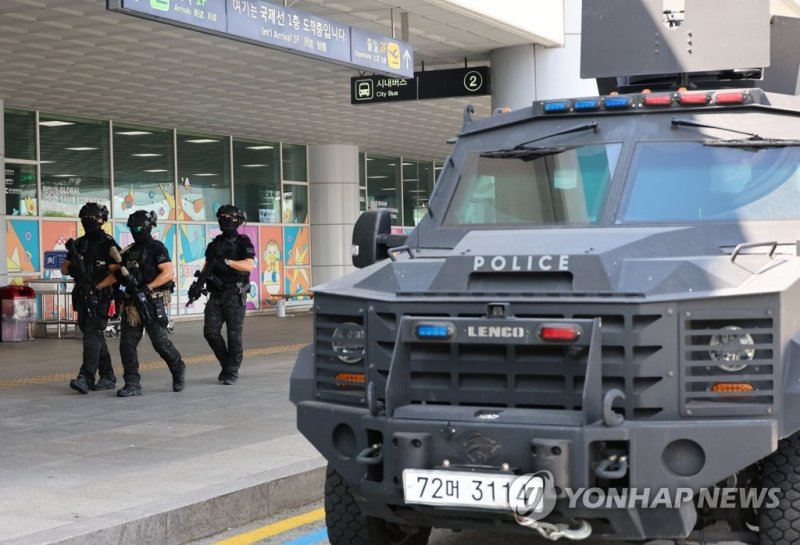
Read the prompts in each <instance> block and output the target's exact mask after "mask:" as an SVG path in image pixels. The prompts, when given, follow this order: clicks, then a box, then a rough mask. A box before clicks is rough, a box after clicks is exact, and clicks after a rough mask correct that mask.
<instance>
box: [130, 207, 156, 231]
mask: <svg viewBox="0 0 800 545" xmlns="http://www.w3.org/2000/svg"><path fill="white" fill-rule="evenodd" d="M157 223H158V217H157V216H156V213H155V212H153V211H152V210H150V211H149V212H148V211H146V210H137V211H136V212H134V213H133V214H131V215H130V216H128V227H129V228H130V230H131V231H139V232H141V231H144V232H145V233H149V232H150V231H152V230H153V227H155V226H156V224H157Z"/></svg>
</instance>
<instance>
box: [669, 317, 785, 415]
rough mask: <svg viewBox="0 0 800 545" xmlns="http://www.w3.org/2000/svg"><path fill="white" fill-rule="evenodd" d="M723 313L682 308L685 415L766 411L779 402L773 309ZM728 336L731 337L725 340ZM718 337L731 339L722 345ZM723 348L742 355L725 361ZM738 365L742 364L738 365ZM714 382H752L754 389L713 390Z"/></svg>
mask: <svg viewBox="0 0 800 545" xmlns="http://www.w3.org/2000/svg"><path fill="white" fill-rule="evenodd" d="M720 315H721V313H720V312H713V311H705V312H704V311H697V310H693V311H686V312H684V313H683V318H684V319H683V320H682V321H681V341H682V343H683V347H684V349H683V350H682V351H681V369H682V381H681V382H682V385H681V398H682V406H683V412H684V414H685V415H687V416H717V415H745V414H766V413H767V412H768V410H769V409H770V408H771V407H772V405H773V404H774V402H775V384H776V367H777V365H776V361H777V360H776V354H777V347H776V336H777V335H776V330H777V324H776V323H775V322H776V321H777V320H776V319H774V318H773V317H772V315H773V312H772V311H771V310H769V309H748V310H745V311H740V312H731V311H728V312H725V313H724V315H725V316H729V317H726V318H722V317H721V316H720ZM726 336H727V337H728V340H727V341H721V339H725V337H726ZM739 338H746V342H744V343H742V342H739V341H737V339H739ZM712 339H716V340H715V341H714V342H712ZM720 342H727V344H726V346H724V347H720V346H719V343H720ZM721 353H733V354H736V353H738V354H740V355H742V354H744V355H743V356H740V359H738V360H733V361H726V360H724V359H721V356H720V354H721ZM737 365H740V366H743V369H741V370H735V366H737ZM722 366H728V367H729V369H728V370H725V369H723V368H722ZM715 384H723V385H731V384H735V385H749V388H751V390H750V391H737V392H731V393H722V392H715V391H713V386H714V385H715Z"/></svg>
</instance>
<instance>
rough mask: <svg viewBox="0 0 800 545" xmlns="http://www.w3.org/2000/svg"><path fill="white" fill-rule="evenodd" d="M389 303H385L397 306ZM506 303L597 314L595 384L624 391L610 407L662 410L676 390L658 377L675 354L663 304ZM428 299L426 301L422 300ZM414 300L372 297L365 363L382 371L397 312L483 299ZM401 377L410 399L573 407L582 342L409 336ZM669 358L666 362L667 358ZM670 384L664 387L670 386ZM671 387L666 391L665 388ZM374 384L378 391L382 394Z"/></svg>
mask: <svg viewBox="0 0 800 545" xmlns="http://www.w3.org/2000/svg"><path fill="white" fill-rule="evenodd" d="M398 306H399V305H394V306H393V307H392V309H395V310H396V309H397V308H398ZM651 306H652V308H643V306H640V305H585V304H584V305H575V309H574V311H572V312H571V311H570V310H572V309H570V308H569V305H563V304H561V305H558V307H557V308H558V310H560V311H561V312H558V313H554V312H553V308H554V307H553V305H535V304H523V303H520V304H517V303H514V304H512V305H511V313H512V314H513V315H514V316H515V317H518V318H547V319H551V318H573V319H578V318H595V317H600V318H601V319H602V361H603V380H602V382H603V390H604V391H608V390H610V389H612V388H616V389H619V390H621V391H622V392H623V393H624V394H625V397H626V399H625V400H620V401H619V402H618V403H617V404H616V405H615V407H617V410H618V411H619V412H621V413H624V415H625V417H626V418H628V419H646V418H657V417H664V416H666V415H667V414H668V413H670V412H671V411H670V410H669V408H665V407H664V406H663V401H664V400H665V399H670V398H671V399H675V395H677V392H675V391H674V387H673V386H671V385H670V384H671V383H670V382H669V381H665V380H663V378H664V373H665V372H666V370H667V369H670V368H674V366H675V361H676V358H675V354H674V351H672V349H671V348H670V347H665V346H664V344H663V343H664V339H674V338H675V336H676V331H675V320H674V319H671V318H668V317H667V316H666V306H657V305H648V307H651ZM426 307H428V308H426ZM442 307H443V305H441V304H439V305H432V304H423V305H414V307H413V308H411V307H410V306H408V308H404V309H401V310H400V311H399V312H398V311H396V312H391V311H390V310H389V308H385V309H384V308H381V307H380V306H379V305H375V307H373V308H374V310H373V311H371V312H370V313H369V315H368V330H369V343H370V344H369V348H368V350H369V355H370V364H372V365H374V367H375V372H377V373H378V374H379V375H380V376H382V377H383V378H386V377H388V374H389V364H390V361H391V357H392V353H393V351H394V345H395V339H396V337H397V328H398V325H399V323H400V319H401V318H402V317H403V316H413V317H425V318H437V317H438V318H446V317H483V316H484V315H485V313H486V312H485V311H486V307H485V304H480V303H478V304H464V305H461V304H458V305H456V304H453V305H447V307H448V308H453V309H454V310H453V311H452V312H450V313H443V312H442ZM408 354H409V356H408V357H409V360H410V361H409V365H408V369H409V371H408V372H409V373H410V376H409V384H410V389H411V391H410V400H411V403H412V404H426V405H468V406H476V407H508V408H536V409H555V410H581V408H582V407H581V403H582V392H583V385H584V380H585V379H584V377H585V375H586V361H587V356H588V350H587V349H580V350H575V349H570V348H568V347H563V346H549V345H545V346H542V345H506V346H502V345H497V344H469V345H459V344H457V343H452V344H437V343H411V344H410V345H409V352H408ZM670 359H671V362H670ZM670 389H672V390H670ZM668 392H672V394H673V395H669V393H668ZM382 395H383V394H382V392H379V396H382Z"/></svg>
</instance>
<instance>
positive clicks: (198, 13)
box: [122, 0, 227, 32]
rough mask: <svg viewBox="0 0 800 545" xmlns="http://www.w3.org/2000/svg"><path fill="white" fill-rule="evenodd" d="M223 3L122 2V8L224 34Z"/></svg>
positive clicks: (198, 0)
mask: <svg viewBox="0 0 800 545" xmlns="http://www.w3.org/2000/svg"><path fill="white" fill-rule="evenodd" d="M225 3H226V0H122V7H123V8H124V9H129V10H132V11H138V12H141V13H145V14H147V15H151V16H153V17H161V18H164V19H170V20H172V21H178V22H181V23H185V24H187V25H192V26H197V27H201V28H208V29H210V30H217V31H220V32H225V29H226V26H227V22H226V20H225Z"/></svg>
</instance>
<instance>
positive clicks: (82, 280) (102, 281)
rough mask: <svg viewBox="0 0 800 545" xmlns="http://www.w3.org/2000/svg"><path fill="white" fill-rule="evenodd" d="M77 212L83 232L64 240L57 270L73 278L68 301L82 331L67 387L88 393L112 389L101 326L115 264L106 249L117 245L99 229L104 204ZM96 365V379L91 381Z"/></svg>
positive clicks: (110, 296)
mask: <svg viewBox="0 0 800 545" xmlns="http://www.w3.org/2000/svg"><path fill="white" fill-rule="evenodd" d="M78 216H79V217H80V218H81V225H83V229H84V231H85V232H86V234H84V235H83V236H82V237H80V238H78V240H73V239H69V240H68V241H67V244H66V246H67V250H68V253H67V258H66V260H65V261H64V264H63V265H62V266H61V273H62V274H69V275H70V276H71V277H72V278H74V279H75V287H74V288H73V290H72V305H73V307H74V308H75V311H76V312H77V314H78V327H79V328H80V330H81V331H82V332H83V363H82V365H81V369H80V371H78V377H77V378H75V379H73V380H71V381H69V387H70V388H72V389H73V390H75V391H77V392H79V393H81V394H88V393H89V390H109V389H113V388H114V385H115V384H116V382H117V378H116V377H115V376H114V368H113V367H111V355H110V354H109V353H108V346H106V336H105V329H106V326H107V325H108V311H109V307H110V305H111V301H112V299H113V295H114V290H113V288H112V286H113V284H114V283H115V282H116V278H115V277H114V271H115V270H116V269H118V268H119V265H117V264H116V262H115V261H113V260H112V259H111V256H110V250H111V248H114V249H116V250H119V245H117V243H116V241H115V240H114V238H113V237H112V236H111V235H109V234H107V233H106V232H105V231H103V229H102V225H103V224H104V223H105V222H106V221H108V208H106V207H105V205H102V204H97V203H95V202H87V203H86V204H85V205H83V207H82V208H81V210H80V212H79V213H78ZM98 368H99V371H100V379H99V380H98V381H97V382H95V373H97V371H98Z"/></svg>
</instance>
